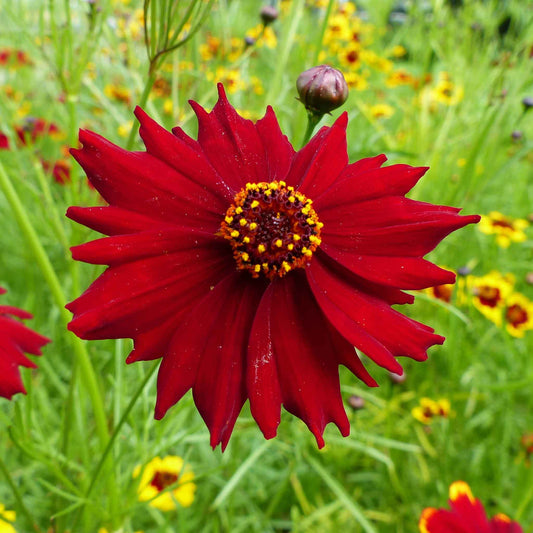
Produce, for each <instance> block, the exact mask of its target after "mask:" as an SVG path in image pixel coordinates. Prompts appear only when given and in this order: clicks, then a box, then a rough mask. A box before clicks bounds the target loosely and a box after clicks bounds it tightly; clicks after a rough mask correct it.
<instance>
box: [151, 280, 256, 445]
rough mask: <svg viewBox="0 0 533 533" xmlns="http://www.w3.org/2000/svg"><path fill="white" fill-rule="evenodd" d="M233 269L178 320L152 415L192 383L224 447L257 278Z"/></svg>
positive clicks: (241, 386) (239, 388)
mask: <svg viewBox="0 0 533 533" xmlns="http://www.w3.org/2000/svg"><path fill="white" fill-rule="evenodd" d="M245 276H246V275H243V274H240V273H233V274H231V275H229V276H227V277H226V278H225V279H224V280H222V281H221V282H220V283H219V284H218V285H217V286H216V287H215V288H214V289H213V290H212V291H210V292H209V293H208V294H207V296H206V297H205V298H203V299H202V300H201V301H200V302H199V303H198V304H197V305H196V306H195V307H194V308H193V309H192V311H191V312H190V313H188V315H187V317H186V319H185V321H184V322H183V324H181V326H180V328H179V329H178V331H177V332H176V335H175V337H174V339H173V341H172V345H171V350H170V352H169V354H168V356H166V357H164V358H163V362H162V364H161V368H160V370H159V377H158V386H157V390H158V399H157V405H156V418H162V417H163V416H164V415H165V413H166V411H167V410H168V409H169V408H170V407H171V406H172V405H174V404H175V403H176V402H178V401H179V400H180V399H181V397H182V396H183V395H184V394H185V393H186V392H187V391H188V390H189V389H190V388H191V387H193V394H194V399H195V403H196V405H197V407H198V410H199V411H200V414H201V415H202V417H203V419H204V420H205V422H206V424H207V426H208V427H209V430H210V432H211V445H212V446H213V447H215V446H216V445H217V444H219V443H222V449H224V448H225V447H226V445H227V443H228V440H229V438H230V436H231V432H232V430H233V426H234V424H235V421H236V419H237V416H238V414H239V412H240V410H241V408H242V405H243V403H244V401H245V399H246V386H245V381H244V366H245V356H246V346H247V342H248V337H249V333H250V328H251V325H252V320H253V317H254V314H255V310H256V308H257V305H258V303H259V299H260V298H261V294H262V292H263V291H264V289H265V285H264V284H263V283H261V282H257V281H255V280H251V279H249V278H248V277H245Z"/></svg>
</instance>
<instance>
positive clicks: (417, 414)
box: [411, 398, 451, 424]
mask: <svg viewBox="0 0 533 533" xmlns="http://www.w3.org/2000/svg"><path fill="white" fill-rule="evenodd" d="M411 414H412V415H413V418H416V420H418V421H419V422H422V423H423V424H431V422H433V419H435V418H448V417H449V416H450V414H451V406H450V401H449V400H447V399H446V398H440V399H439V400H432V399H431V398H421V399H420V405H417V406H416V407H414V408H413V409H412V410H411Z"/></svg>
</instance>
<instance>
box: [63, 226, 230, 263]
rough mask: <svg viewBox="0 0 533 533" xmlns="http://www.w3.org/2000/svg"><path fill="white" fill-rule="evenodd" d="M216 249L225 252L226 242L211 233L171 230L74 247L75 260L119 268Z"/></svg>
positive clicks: (92, 242)
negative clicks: (143, 261)
mask: <svg viewBox="0 0 533 533" xmlns="http://www.w3.org/2000/svg"><path fill="white" fill-rule="evenodd" d="M210 246H213V247H215V248H218V249H219V250H220V253H224V252H223V250H224V248H227V245H226V243H224V242H221V239H220V238H219V237H216V236H215V235H212V234H209V233H203V232H199V231H193V230H190V229H186V228H177V227H170V228H164V229H159V228H157V229H155V230H152V231H142V232H139V233H135V234H130V235H118V236H114V237H105V238H103V239H98V240H96V241H91V242H87V243H85V244H80V245H79V246H74V247H72V248H71V251H72V258H73V259H76V260H77V261H84V262H85V263H92V264H94V265H118V264H121V263H126V262H131V261H137V260H139V259H145V258H147V257H153V256H158V255H168V254H171V253H174V252H178V251H180V250H182V251H183V250H189V253H190V254H191V257H193V255H192V254H194V253H195V250H196V249H198V248H207V247H210Z"/></svg>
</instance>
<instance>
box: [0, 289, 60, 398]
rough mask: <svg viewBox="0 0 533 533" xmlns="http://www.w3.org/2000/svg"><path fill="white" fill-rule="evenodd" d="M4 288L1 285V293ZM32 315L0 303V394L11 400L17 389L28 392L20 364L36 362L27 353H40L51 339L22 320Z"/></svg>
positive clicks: (28, 366)
mask: <svg viewBox="0 0 533 533" xmlns="http://www.w3.org/2000/svg"><path fill="white" fill-rule="evenodd" d="M5 292H6V290H5V289H3V288H2V287H0V294H4V293H5ZM29 318H32V315H31V314H30V313H28V312H27V311H23V310H22V309H18V308H17V307H12V306H10V305H0V396H2V397H3V398H7V399H8V400H11V398H12V396H13V395H14V394H16V393H18V392H22V393H25V392H26V389H25V388H24V384H23V383H22V378H21V376H20V370H19V367H21V366H23V367H27V368H35V367H36V366H37V365H36V364H35V363H34V362H33V361H32V360H31V359H28V357H26V356H25V355H24V354H25V353H29V354H32V355H41V348H42V347H43V346H44V345H45V344H47V343H49V342H50V339H47V338H46V337H43V336H42V335H39V333H36V332H35V331H32V330H31V329H29V328H27V327H26V326H25V325H24V324H22V322H21V320H26V319H29Z"/></svg>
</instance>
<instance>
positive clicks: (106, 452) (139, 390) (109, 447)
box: [71, 361, 159, 531]
mask: <svg viewBox="0 0 533 533" xmlns="http://www.w3.org/2000/svg"><path fill="white" fill-rule="evenodd" d="M158 366H159V361H156V362H155V363H154V364H153V365H152V368H151V369H150V370H149V371H148V373H147V374H146V377H145V378H144V379H143V381H142V382H141V384H140V385H139V387H138V388H137V390H136V391H135V394H134V395H133V397H132V398H131V400H130V402H129V404H128V406H127V407H126V409H125V410H124V412H123V413H122V416H121V418H120V420H119V422H118V424H117V425H116V426H115V428H114V429H113V433H112V435H111V437H110V439H109V442H108V443H107V446H106V448H105V450H104V453H103V454H102V456H101V457H100V461H99V462H98V464H97V465H96V467H95V469H94V472H93V474H92V476H91V481H90V483H89V487H88V488H87V490H86V492H85V495H84V498H85V500H87V501H88V499H89V496H90V495H91V492H92V490H93V489H94V487H95V485H96V481H97V479H98V476H99V475H100V472H101V471H102V467H103V466H104V464H105V462H106V460H107V458H108V455H109V453H110V452H111V450H112V449H113V444H114V443H115V440H116V438H117V437H118V435H119V433H120V430H121V428H122V426H123V425H124V424H125V422H126V420H127V419H128V417H129V415H130V413H131V410H132V409H133V407H134V406H135V404H136V403H137V400H138V399H139V398H140V397H141V394H142V391H143V390H144V388H145V387H146V384H147V383H148V381H149V380H150V378H151V377H152V376H153V375H154V372H155V370H156V368H157V367H158ZM79 518H80V514H79V513H78V515H76V517H75V518H74V522H73V524H72V528H71V530H72V531H76V525H77V523H78V520H79Z"/></svg>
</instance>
